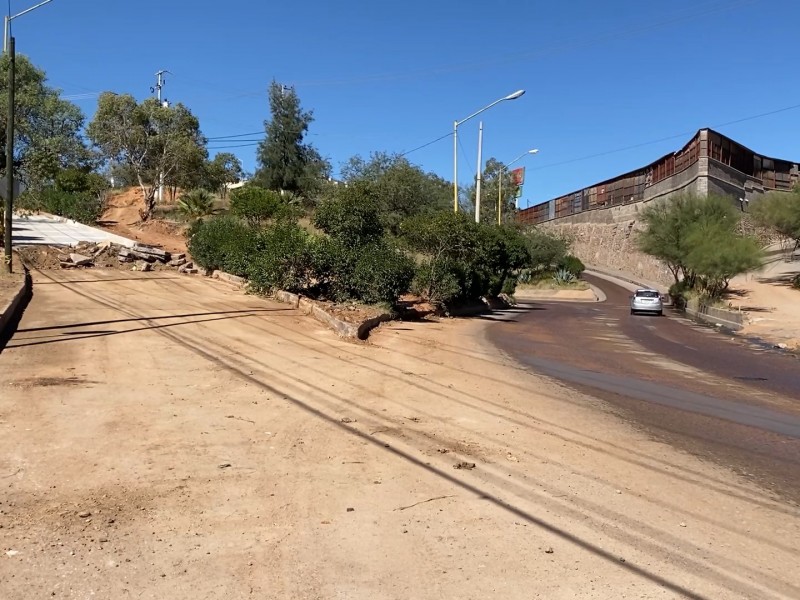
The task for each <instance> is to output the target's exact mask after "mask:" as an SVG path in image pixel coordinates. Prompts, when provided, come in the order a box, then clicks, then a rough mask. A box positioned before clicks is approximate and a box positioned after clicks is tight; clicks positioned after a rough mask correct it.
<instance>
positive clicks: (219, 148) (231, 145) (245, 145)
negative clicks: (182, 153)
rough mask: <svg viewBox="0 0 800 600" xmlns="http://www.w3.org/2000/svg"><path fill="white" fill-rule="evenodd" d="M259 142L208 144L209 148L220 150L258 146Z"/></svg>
mask: <svg viewBox="0 0 800 600" xmlns="http://www.w3.org/2000/svg"><path fill="white" fill-rule="evenodd" d="M260 143H261V142H251V143H247V144H230V145H227V146H208V149H209V150H222V149H224V148H246V147H248V146H258V145H259V144H260Z"/></svg>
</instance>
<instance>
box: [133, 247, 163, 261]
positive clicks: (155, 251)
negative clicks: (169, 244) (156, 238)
mask: <svg viewBox="0 0 800 600" xmlns="http://www.w3.org/2000/svg"><path fill="white" fill-rule="evenodd" d="M133 252H136V253H139V254H146V255H147V256H150V257H152V258H153V259H154V260H160V261H161V262H167V261H168V260H169V259H170V253H169V252H167V251H166V250H162V249H161V248H156V247H154V246H146V245H144V244H135V245H134V246H133Z"/></svg>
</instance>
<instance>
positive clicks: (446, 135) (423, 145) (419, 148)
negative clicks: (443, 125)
mask: <svg viewBox="0 0 800 600" xmlns="http://www.w3.org/2000/svg"><path fill="white" fill-rule="evenodd" d="M452 135H453V132H449V133H446V134H444V135H443V136H442V137H438V138H436V139H435V140H433V141H431V142H428V143H427V144H422V146H417V147H416V148H413V149H412V150H409V151H408V152H403V153H402V154H401V155H400V156H405V155H407V154H411V153H412V152H416V151H417V150H422V149H423V148H427V147H428V146H430V145H432V144H435V143H436V142H439V141H441V140H443V139H445V138H449V137H451V136H452Z"/></svg>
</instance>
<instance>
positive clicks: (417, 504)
mask: <svg viewBox="0 0 800 600" xmlns="http://www.w3.org/2000/svg"><path fill="white" fill-rule="evenodd" d="M445 498H455V496H452V495H451V496H436V497H435V498H428V499H427V500H422V501H420V502H415V503H414V504H410V505H408V506H400V507H399V508H395V510H406V509H408V508H414V507H415V506H419V505H420V504H425V503H426V502H433V501H434V500H444V499H445Z"/></svg>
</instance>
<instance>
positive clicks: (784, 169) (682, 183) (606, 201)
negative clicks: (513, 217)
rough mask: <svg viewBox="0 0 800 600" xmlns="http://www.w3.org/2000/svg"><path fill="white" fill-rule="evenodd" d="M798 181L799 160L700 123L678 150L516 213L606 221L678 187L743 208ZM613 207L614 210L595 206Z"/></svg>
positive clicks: (534, 219)
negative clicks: (773, 155)
mask: <svg viewBox="0 0 800 600" xmlns="http://www.w3.org/2000/svg"><path fill="white" fill-rule="evenodd" d="M798 182H800V168H799V167H798V163H797V162H790V161H788V160H781V159H778V158H770V157H767V156H763V155H761V154H757V153H755V152H753V151H752V150H750V149H748V148H745V147H744V146H742V145H741V144H738V143H737V142H734V141H733V140H731V139H730V138H727V137H725V136H724V135H722V134H720V133H717V132H716V131H713V130H711V129H701V130H700V131H698V132H697V134H696V135H695V136H694V137H693V138H692V139H691V140H690V141H689V143H688V144H686V145H685V146H684V147H683V148H681V149H680V150H678V151H677V152H673V153H670V154H667V155H666V156H663V157H662V158H660V159H658V160H657V161H655V162H653V163H651V164H649V165H647V166H646V167H642V168H641V169H637V170H636V171H631V172H630V173H625V174H624V175H619V176H618V177H614V178H613V179H609V180H607V181H603V182H601V183H598V184H596V185H593V186H591V187H588V188H584V189H582V190H578V191H577V192H573V193H571V194H566V195H564V196H560V197H558V198H554V199H552V200H548V201H547V202H543V203H541V204H537V205H535V206H532V207H530V208H527V209H525V210H521V211H519V212H518V213H517V219H518V220H519V221H520V222H521V223H525V224H538V223H544V222H545V221H551V220H553V219H560V218H563V217H573V218H572V219H570V220H571V221H587V222H588V221H600V222H610V221H614V220H616V218H615V217H616V214H619V215H620V216H624V215H629V214H630V213H631V212H633V211H635V210H636V209H637V208H638V205H639V203H642V202H649V201H651V200H656V199H659V198H662V199H663V198H669V197H670V196H673V195H677V194H681V193H693V194H697V195H707V194H710V193H713V194H724V195H726V196H731V197H732V198H733V199H735V200H737V201H739V202H740V203H741V206H742V208H743V209H745V207H746V206H747V204H748V203H749V202H751V201H753V200H756V199H758V198H759V197H761V196H762V195H763V194H764V193H766V192H770V191H773V190H782V191H789V190H791V189H792V187H793V186H794V185H795V184H797V183H798ZM615 207H617V208H618V210H610V211H609V210H605V211H601V212H600V213H596V212H593V211H597V210H598V209H610V208H611V209H613V208H615ZM576 217H577V218H576Z"/></svg>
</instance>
